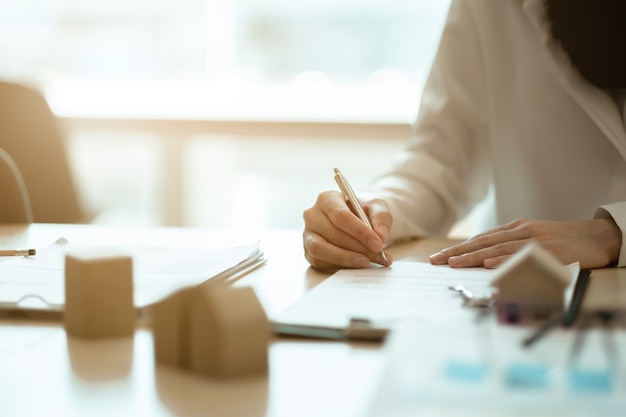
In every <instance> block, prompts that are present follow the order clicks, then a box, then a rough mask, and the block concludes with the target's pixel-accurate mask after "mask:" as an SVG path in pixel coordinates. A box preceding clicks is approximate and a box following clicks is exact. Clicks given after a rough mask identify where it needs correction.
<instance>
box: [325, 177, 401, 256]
mask: <svg viewBox="0 0 626 417" xmlns="http://www.w3.org/2000/svg"><path fill="white" fill-rule="evenodd" d="M335 181H337V185H339V189H340V190H341V193H342V194H343V198H345V200H346V203H348V206H349V207H350V210H352V212H353V213H354V214H356V215H357V217H358V218H359V219H361V221H362V222H363V223H365V224H366V225H367V227H369V228H370V229H372V230H374V228H373V227H372V223H370V219H369V218H368V217H367V214H365V211H364V210H363V207H362V206H361V203H359V199H358V198H357V196H356V194H355V193H354V190H353V189H352V187H351V186H350V183H349V182H348V180H347V179H346V177H344V176H343V174H342V173H341V171H339V168H335ZM380 255H381V256H382V258H383V259H384V260H385V262H388V261H387V255H385V251H384V249H383V250H381V251H380Z"/></svg>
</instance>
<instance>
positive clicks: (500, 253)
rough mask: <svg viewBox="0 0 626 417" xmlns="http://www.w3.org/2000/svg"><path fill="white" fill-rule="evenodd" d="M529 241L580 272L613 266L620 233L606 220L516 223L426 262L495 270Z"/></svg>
mask: <svg viewBox="0 0 626 417" xmlns="http://www.w3.org/2000/svg"><path fill="white" fill-rule="evenodd" d="M531 240H533V241H535V242H537V243H539V244H540V245H541V246H542V247H543V248H544V249H547V250H548V251H550V252H551V253H552V254H553V255H555V256H556V257H557V258H558V259H559V260H560V261H561V262H563V263H564V264H569V263H572V262H576V261H578V262H580V267H581V268H584V269H591V268H602V267H606V266H609V265H612V264H615V263H616V262H617V260H618V259H619V253H620V249H621V246H622V232H621V230H620V229H619V227H618V226H617V224H615V222H614V221H613V220H612V219H610V218H602V219H594V220H585V221H574V222H560V221H547V220H529V219H517V220H513V221H512V222H510V223H507V224H505V225H502V226H499V227H497V228H495V229H493V230H490V231H488V232H485V233H481V234H479V235H476V236H474V237H472V238H470V239H468V240H466V241H465V242H463V243H460V244H458V245H455V246H451V247H449V248H447V249H443V250H442V251H440V252H437V253H435V254H433V255H431V257H430V262H431V263H433V264H435V265H443V264H449V265H450V266H452V267H455V268H462V267H473V266H484V267H486V268H495V267H497V266H498V265H500V264H502V263H503V262H504V261H505V260H507V259H508V258H509V257H510V256H511V255H513V254H514V253H515V252H517V251H518V250H519V249H521V248H522V247H523V246H525V245H526V244H527V243H529V242H530V241H531Z"/></svg>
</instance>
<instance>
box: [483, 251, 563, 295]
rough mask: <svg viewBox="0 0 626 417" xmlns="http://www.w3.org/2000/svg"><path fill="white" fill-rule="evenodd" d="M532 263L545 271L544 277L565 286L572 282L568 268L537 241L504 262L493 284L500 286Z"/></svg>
mask: <svg viewBox="0 0 626 417" xmlns="http://www.w3.org/2000/svg"><path fill="white" fill-rule="evenodd" d="M528 263H532V264H533V265H534V266H535V267H538V268H540V269H541V270H543V272H545V274H542V279H545V278H546V277H547V278H552V279H553V281H554V283H555V284H556V285H558V286H561V287H563V288H565V287H567V286H568V285H569V284H570V280H571V275H570V272H569V270H568V269H567V268H564V266H563V264H562V263H561V262H560V261H559V260H558V259H557V258H556V257H555V256H554V255H552V254H551V253H550V252H548V251H547V250H545V249H544V248H543V247H541V246H540V245H539V244H538V243H536V242H530V243H528V244H527V245H526V246H524V247H523V248H522V249H520V250H519V251H518V252H517V253H515V254H514V255H513V256H511V257H510V258H509V259H508V260H507V261H506V262H504V263H503V264H502V265H501V266H500V267H499V268H498V269H497V272H496V274H495V277H494V279H493V280H492V281H491V285H492V286H494V287H500V286H501V285H502V284H503V283H505V282H506V281H508V280H509V279H515V278H517V274H516V272H518V271H519V272H523V269H524V267H525V266H527V265H528Z"/></svg>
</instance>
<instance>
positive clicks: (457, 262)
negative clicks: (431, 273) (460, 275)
mask: <svg viewBox="0 0 626 417" xmlns="http://www.w3.org/2000/svg"><path fill="white" fill-rule="evenodd" d="M461 262H463V255H461V256H451V257H450V258H449V259H448V265H460V264H461Z"/></svg>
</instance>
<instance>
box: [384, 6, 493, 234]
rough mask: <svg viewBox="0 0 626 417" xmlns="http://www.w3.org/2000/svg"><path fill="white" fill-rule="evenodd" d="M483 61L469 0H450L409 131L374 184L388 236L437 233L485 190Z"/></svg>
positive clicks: (487, 169)
mask: <svg viewBox="0 0 626 417" xmlns="http://www.w3.org/2000/svg"><path fill="white" fill-rule="evenodd" d="M484 66H485V61H484V57H483V56H482V47H481V42H480V36H479V34H478V29H477V23H476V20H475V16H474V11H473V10H472V2H466V1H462V0H461V1H459V0H455V1H453V2H452V4H451V7H450V11H449V13H448V17H447V20H446V24H445V27H444V30H443V33H442V36H441V41H440V43H439V47H438V50H437V54H436V56H435V59H434V62H433V65H432V68H431V71H430V74H429V77H428V81H427V83H426V86H425V87H424V91H423V94H422V98H421V104H420V110H419V115H418V117H417V120H416V122H415V125H414V131H413V133H412V135H411V138H410V139H409V141H408V144H407V146H406V148H405V149H404V151H403V152H401V153H400V154H399V155H398V158H397V160H396V161H395V165H394V166H393V168H392V169H391V170H390V172H388V173H386V174H385V175H384V176H382V177H381V178H379V179H378V180H376V181H375V182H374V191H375V192H376V194H378V196H380V197H381V198H384V199H385V200H387V202H388V203H389V206H390V208H391V213H392V215H393V217H394V224H393V227H392V229H391V234H390V239H391V240H396V239H405V238H410V237H416V236H417V237H422V236H428V235H445V234H447V233H448V231H449V230H450V228H451V227H452V226H453V225H454V224H455V223H456V222H457V221H459V220H460V219H461V218H463V217H464V216H465V215H466V214H467V213H468V212H469V211H470V210H471V209H472V208H473V207H474V206H475V205H476V204H477V203H479V202H480V201H481V200H482V199H483V198H484V197H485V195H486V194H487V192H488V189H489V175H490V171H489V164H488V161H487V160H486V158H488V154H489V152H488V151H487V149H486V137H487V128H486V115H485V100H486V99H485V90H486V88H485V76H484V73H485V71H484Z"/></svg>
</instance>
